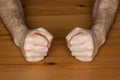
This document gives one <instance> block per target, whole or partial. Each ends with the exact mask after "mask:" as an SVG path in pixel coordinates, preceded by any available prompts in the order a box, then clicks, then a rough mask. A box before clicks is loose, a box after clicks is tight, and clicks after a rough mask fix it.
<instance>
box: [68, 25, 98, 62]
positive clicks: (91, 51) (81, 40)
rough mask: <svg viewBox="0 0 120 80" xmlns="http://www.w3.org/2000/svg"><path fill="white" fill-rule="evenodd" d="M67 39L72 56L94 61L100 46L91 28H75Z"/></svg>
mask: <svg viewBox="0 0 120 80" xmlns="http://www.w3.org/2000/svg"><path fill="white" fill-rule="evenodd" d="M66 40H67V44H68V48H69V49H70V51H71V54H72V56H74V57H75V58H76V59H78V60H80V61H84V62H88V61H92V60H93V58H94V57H95V55H96V53H97V51H98V48H99V47H100V46H99V44H98V41H97V37H96V36H95V34H94V33H93V32H92V31H91V30H88V29H83V28H79V27H77V28H75V29H73V30H72V31H71V32H70V33H69V34H68V35H67V37H66Z"/></svg>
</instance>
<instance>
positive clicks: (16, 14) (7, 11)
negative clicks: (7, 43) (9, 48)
mask: <svg viewBox="0 0 120 80" xmlns="http://www.w3.org/2000/svg"><path fill="white" fill-rule="evenodd" d="M0 17H1V19H2V20H3V22H4V24H5V25H6V27H7V28H8V30H9V31H10V33H11V34H12V36H16V35H17V33H20V32H21V31H23V30H25V29H27V28H26V27H25V22H24V19H23V17H24V15H23V11H22V7H21V4H20V2H19V0H0Z"/></svg>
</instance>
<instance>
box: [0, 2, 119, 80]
mask: <svg viewBox="0 0 120 80" xmlns="http://www.w3.org/2000/svg"><path fill="white" fill-rule="evenodd" d="M21 1H22V4H23V8H24V12H25V20H26V23H27V25H28V26H29V27H30V28H37V27H41V26H42V27H45V28H46V29H47V30H48V31H49V32H51V33H52V34H53V35H54V36H55V38H54V40H53V43H52V47H51V48H50V51H49V54H48V56H47V57H46V58H45V60H43V61H41V62H37V63H29V62H26V61H25V60H24V58H23V56H22V54H21V52H20V50H19V48H17V47H16V46H15V45H14V43H13V41H12V38H11V37H10V34H9V33H8V31H7V30H6V28H5V26H4V24H3V23H2V21H1V22H0V80H8V79H11V80H120V23H119V22H120V10H119V11H118V14H117V17H116V21H115V23H114V24H113V26H112V28H111V31H110V33H109V35H108V39H107V41H106V43H105V44H104V46H102V47H101V49H100V50H99V52H98V55H97V56H96V58H95V59H94V61H92V62H89V63H84V62H79V61H77V60H75V59H74V57H72V56H71V54H70V51H69V50H68V48H67V46H66V41H65V36H66V35H67V34H68V33H69V32H70V31H71V30H72V29H73V28H75V27H77V26H79V27H83V28H89V27H91V26H92V7H93V3H94V0H21Z"/></svg>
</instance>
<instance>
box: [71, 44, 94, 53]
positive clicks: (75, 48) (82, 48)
mask: <svg viewBox="0 0 120 80" xmlns="http://www.w3.org/2000/svg"><path fill="white" fill-rule="evenodd" d="M70 50H71V51H73V52H83V51H92V50H93V47H86V46H84V45H80V46H71V47H70Z"/></svg>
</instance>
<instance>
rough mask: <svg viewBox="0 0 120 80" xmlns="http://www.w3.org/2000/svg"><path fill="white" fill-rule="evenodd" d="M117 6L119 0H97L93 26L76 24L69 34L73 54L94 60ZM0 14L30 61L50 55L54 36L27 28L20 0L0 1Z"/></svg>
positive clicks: (68, 40) (81, 59)
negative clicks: (88, 27)
mask: <svg viewBox="0 0 120 80" xmlns="http://www.w3.org/2000/svg"><path fill="white" fill-rule="evenodd" d="M118 6H119V0H96V1H95V5H94V10H93V18H94V21H93V26H92V27H91V29H83V28H80V27H77V28H75V29H73V30H72V31H71V32H70V33H69V34H68V35H67V36H66V40H67V44H68V48H69V49H70V50H71V54H72V56H74V57H75V58H76V59H78V60H79V61H84V62H89V61H92V60H93V59H94V57H95V56H96V54H97V52H98V50H99V48H100V47H101V46H102V45H103V44H104V42H105V41H106V36H107V35H108V32H109V30H110V27H111V25H112V23H113V21H114V18H115V14H116V12H117V9H118ZM0 17H1V19H2V20H3V22H4V24H5V26H6V27H7V29H8V30H9V32H10V34H11V36H12V38H13V40H14V42H15V44H16V45H17V46H18V47H19V48H20V49H21V51H22V53H23V55H24V57H25V59H26V60H27V61H28V62H37V61H41V60H43V59H44V57H45V56H47V52H48V50H49V48H50V46H51V42H52V39H53V36H52V34H50V33H49V32H48V31H47V30H46V29H44V28H41V27H40V28H37V29H33V30H31V29H29V28H27V27H26V24H25V21H24V14H23V10H22V7H21V3H20V1H19V0H0Z"/></svg>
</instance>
